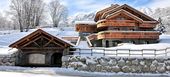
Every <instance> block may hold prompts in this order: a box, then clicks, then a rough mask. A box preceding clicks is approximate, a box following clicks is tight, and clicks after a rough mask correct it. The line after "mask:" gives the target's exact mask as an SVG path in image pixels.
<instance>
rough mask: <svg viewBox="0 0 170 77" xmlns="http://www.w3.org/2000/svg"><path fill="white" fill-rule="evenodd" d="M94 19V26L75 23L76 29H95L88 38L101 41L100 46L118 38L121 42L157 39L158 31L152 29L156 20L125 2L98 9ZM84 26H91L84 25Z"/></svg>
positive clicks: (152, 41)
mask: <svg viewBox="0 0 170 77" xmlns="http://www.w3.org/2000/svg"><path fill="white" fill-rule="evenodd" d="M94 21H95V22H96V28H94V29H92V28H90V30H87V28H85V27H84V26H82V25H80V24H76V26H77V27H76V31H78V32H81V33H83V32H86V33H87V32H89V33H91V32H93V31H94V30H95V31H97V32H93V33H92V35H89V36H88V38H89V40H91V41H96V43H97V42H101V43H100V44H102V45H101V46H105V45H106V44H105V43H106V41H107V40H108V41H115V40H119V41H122V42H121V43H123V42H124V40H134V41H139V40H141V39H142V41H143V42H144V41H148V40H151V41H150V42H149V43H156V42H158V41H159V34H160V33H159V32H156V31H154V28H155V27H156V25H157V24H158V21H156V20H155V19H153V18H151V17H149V16H147V15H145V14H143V13H142V12H140V11H138V10H136V9H134V8H132V7H130V6H128V5H127V4H124V5H118V4H115V5H111V6H110V7H108V8H105V9H103V10H101V11H98V12H97V13H96V16H95V18H94ZM86 27H91V26H88V25H86ZM93 27H94V26H93ZM77 28H78V29H77ZM85 29H86V30H85ZM94 33H96V34H94ZM140 43H142V42H141V41H140V42H135V44H140ZM98 46H100V45H98Z"/></svg>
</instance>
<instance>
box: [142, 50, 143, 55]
mask: <svg viewBox="0 0 170 77" xmlns="http://www.w3.org/2000/svg"><path fill="white" fill-rule="evenodd" d="M142 57H143V49H142Z"/></svg>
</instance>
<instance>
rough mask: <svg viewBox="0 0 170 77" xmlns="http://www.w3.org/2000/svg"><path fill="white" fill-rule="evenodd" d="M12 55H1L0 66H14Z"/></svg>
mask: <svg viewBox="0 0 170 77" xmlns="http://www.w3.org/2000/svg"><path fill="white" fill-rule="evenodd" d="M15 57H16V56H14V55H1V56H0V65H1V66H14V65H15Z"/></svg>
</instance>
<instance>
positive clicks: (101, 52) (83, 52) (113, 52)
mask: <svg viewBox="0 0 170 77" xmlns="http://www.w3.org/2000/svg"><path fill="white" fill-rule="evenodd" d="M73 53H74V55H79V56H117V57H120V56H127V57H159V56H163V57H167V56H170V47H168V48H165V49H141V50H140V49H139V50H135V49H79V48H78V49H77V50H76V51H73Z"/></svg>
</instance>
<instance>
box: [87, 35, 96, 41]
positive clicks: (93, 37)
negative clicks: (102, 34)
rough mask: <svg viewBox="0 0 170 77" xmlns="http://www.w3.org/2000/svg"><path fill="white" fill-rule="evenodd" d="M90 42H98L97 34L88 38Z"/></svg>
mask: <svg viewBox="0 0 170 77" xmlns="http://www.w3.org/2000/svg"><path fill="white" fill-rule="evenodd" d="M88 39H89V40H97V34H91V35H89V36H88Z"/></svg>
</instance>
